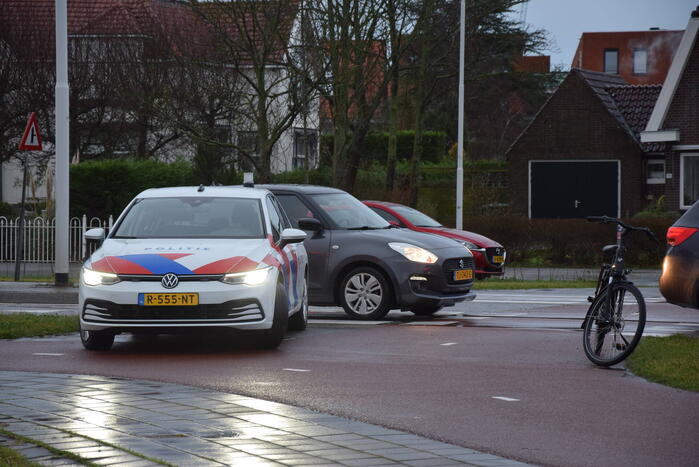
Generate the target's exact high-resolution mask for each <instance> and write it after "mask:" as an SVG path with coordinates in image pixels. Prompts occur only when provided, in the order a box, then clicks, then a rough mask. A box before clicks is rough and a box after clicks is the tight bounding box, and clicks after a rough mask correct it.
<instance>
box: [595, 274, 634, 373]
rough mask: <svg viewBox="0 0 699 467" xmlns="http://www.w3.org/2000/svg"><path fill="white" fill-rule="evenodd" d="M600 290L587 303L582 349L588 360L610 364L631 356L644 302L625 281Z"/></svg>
mask: <svg viewBox="0 0 699 467" xmlns="http://www.w3.org/2000/svg"><path fill="white" fill-rule="evenodd" d="M609 291H610V288H609V287H607V288H606V289H605V290H604V291H603V292H602V293H600V294H599V295H598V296H597V298H596V299H595V301H594V302H593V303H592V305H591V307H590V308H591V312H590V315H589V317H588V318H587V321H586V322H585V328H584V330H583V348H584V349H585V355H586V356H587V358H589V359H590V361H591V362H592V363H594V364H596V365H600V366H611V365H616V364H617V363H619V362H621V361H622V360H624V359H625V358H626V357H628V356H629V355H631V352H633V350H634V349H635V348H636V345H637V344H638V341H640V340H641V335H642V334H643V328H644V327H645V325H646V302H645V300H643V295H641V291H640V290H638V289H637V288H636V287H635V286H634V285H632V284H629V283H624V282H620V283H616V284H613V285H612V286H611V294H612V296H611V301H610V300H609V299H608V294H609Z"/></svg>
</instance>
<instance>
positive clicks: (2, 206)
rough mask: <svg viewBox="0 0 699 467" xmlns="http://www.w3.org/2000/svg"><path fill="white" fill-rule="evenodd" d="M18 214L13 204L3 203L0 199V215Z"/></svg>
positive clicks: (8, 216)
mask: <svg viewBox="0 0 699 467" xmlns="http://www.w3.org/2000/svg"><path fill="white" fill-rule="evenodd" d="M18 215H19V211H18V210H17V209H15V207H14V206H12V205H11V204H8V203H5V202H3V201H0V217H7V218H10V217H17V216H18Z"/></svg>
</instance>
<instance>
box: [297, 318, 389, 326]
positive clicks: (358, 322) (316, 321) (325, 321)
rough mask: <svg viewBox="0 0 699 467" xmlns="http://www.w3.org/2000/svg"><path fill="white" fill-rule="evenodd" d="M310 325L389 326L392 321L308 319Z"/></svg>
mask: <svg viewBox="0 0 699 467" xmlns="http://www.w3.org/2000/svg"><path fill="white" fill-rule="evenodd" d="M308 322H309V323H310V324H351V325H358V326H376V325H377V324H389V323H392V321H361V320H356V319H319V318H316V319H309V320H308Z"/></svg>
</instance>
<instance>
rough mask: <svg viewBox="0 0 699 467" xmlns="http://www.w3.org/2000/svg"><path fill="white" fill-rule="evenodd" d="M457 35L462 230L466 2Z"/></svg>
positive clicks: (459, 221)
mask: <svg viewBox="0 0 699 467" xmlns="http://www.w3.org/2000/svg"><path fill="white" fill-rule="evenodd" d="M459 23H460V25H461V27H460V33H459V123H458V125H459V128H458V133H459V138H458V147H457V158H456V228H457V229H459V230H461V229H463V218H464V213H463V204H464V56H465V51H466V0H461V18H460V20H459Z"/></svg>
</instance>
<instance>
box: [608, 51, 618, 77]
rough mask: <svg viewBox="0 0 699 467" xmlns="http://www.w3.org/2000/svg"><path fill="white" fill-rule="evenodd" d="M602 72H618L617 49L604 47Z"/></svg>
mask: <svg viewBox="0 0 699 467" xmlns="http://www.w3.org/2000/svg"><path fill="white" fill-rule="evenodd" d="M604 72H605V73H612V74H617V73H619V49H604Z"/></svg>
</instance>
